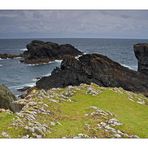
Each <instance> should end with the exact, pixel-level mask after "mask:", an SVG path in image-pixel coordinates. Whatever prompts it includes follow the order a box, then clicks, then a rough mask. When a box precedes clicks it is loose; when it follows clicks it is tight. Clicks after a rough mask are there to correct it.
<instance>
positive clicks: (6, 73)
mask: <svg viewBox="0 0 148 148" xmlns="http://www.w3.org/2000/svg"><path fill="white" fill-rule="evenodd" d="M32 40H33V39H0V53H13V54H18V53H22V52H23V51H25V50H26V44H28V43H29V42H30V41H32ZM40 40H43V41H51V42H56V43H59V44H66V43H69V44H72V45H73V46H75V47H76V48H78V49H79V50H81V51H83V52H85V53H100V54H103V55H106V56H108V57H109V58H111V59H112V60H114V61H117V62H119V63H120V64H122V65H124V66H126V67H128V68H130V69H133V70H137V60H136V58H135V55H134V51H133V45H134V44H136V43H141V42H148V40H141V39H97V38H95V39H88V38H87V39H86V38H80V39H79V38H74V39H73V38H58V39H55V38H54V39H40ZM60 62H61V61H58V60H56V61H53V62H50V63H48V64H43V65H27V64H24V63H20V61H19V58H17V59H5V60H3V59H0V84H5V85H6V86H8V87H9V88H10V89H11V90H12V91H13V92H14V93H15V94H16V95H18V94H19V92H18V91H17V89H19V88H23V87H24V86H34V85H35V82H36V78H37V77H41V76H48V75H50V73H51V71H52V70H53V69H54V68H55V67H57V66H60Z"/></svg>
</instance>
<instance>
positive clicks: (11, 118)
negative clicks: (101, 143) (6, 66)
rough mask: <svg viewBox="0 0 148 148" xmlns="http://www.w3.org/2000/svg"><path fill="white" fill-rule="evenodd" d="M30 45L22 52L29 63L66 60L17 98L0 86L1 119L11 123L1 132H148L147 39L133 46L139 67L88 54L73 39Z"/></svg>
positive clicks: (127, 135)
mask: <svg viewBox="0 0 148 148" xmlns="http://www.w3.org/2000/svg"><path fill="white" fill-rule="evenodd" d="M27 49H28V50H27V51H24V53H23V54H21V57H22V59H21V61H22V62H24V63H26V64H30V63H31V64H35V63H42V62H49V61H50V60H55V59H63V61H62V63H61V66H60V68H55V69H54V70H53V71H52V73H51V75H50V76H46V77H42V78H40V79H39V80H38V81H37V82H36V86H35V87H32V88H29V87H25V88H23V89H19V91H22V92H23V94H22V95H21V96H20V97H19V99H18V98H17V97H16V96H15V95H14V94H13V93H12V92H11V91H10V90H9V89H8V88H7V87H6V86H4V85H0V118H1V119H2V120H1V121H0V124H2V123H5V124H7V125H5V126H6V128H5V126H4V128H3V126H2V127H1V126H0V127H1V128H0V137H2V138H14V137H15V138H139V137H148V135H147V131H146V126H147V124H146V121H145V116H146V113H147V105H148V98H147V97H148V63H147V62H148V44H146V43H141V44H136V45H134V52H135V56H136V58H137V60H138V70H137V71H133V70H130V69H128V68H126V67H124V66H122V65H120V64H119V63H117V62H115V61H113V60H111V59H109V58H108V57H106V56H104V55H101V54H96V53H93V54H85V55H84V54H83V53H82V52H81V51H79V50H77V49H76V48H75V47H73V46H72V45H69V44H65V45H58V44H56V43H51V42H42V41H32V42H31V43H30V44H28V45H27ZM59 50H60V51H59ZM78 55H81V56H80V57H77V58H76V56H78ZM15 56H16V55H14V57H13V56H12V58H15ZM2 57H3V56H2ZM6 57H7V58H8V57H9V58H10V57H11V56H10V55H5V56H4V57H3V58H6ZM19 57H20V55H19ZM135 114H137V115H140V117H139V116H136V117H135V116H134V115H135ZM132 117H134V118H132ZM127 119H128V121H129V123H128V122H127ZM142 119H144V121H143V120H142ZM137 121H138V122H140V124H137ZM131 123H132V124H131ZM139 125H141V126H142V128H141V127H140V126H139ZM55 127H56V128H55ZM78 129H79V130H78ZM128 129H130V130H128ZM135 129H136V130H135ZM141 129H142V130H141Z"/></svg>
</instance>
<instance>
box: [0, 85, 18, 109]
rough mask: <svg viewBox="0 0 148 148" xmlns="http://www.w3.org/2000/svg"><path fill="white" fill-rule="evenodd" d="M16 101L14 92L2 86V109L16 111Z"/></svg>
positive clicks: (0, 90) (0, 93)
mask: <svg viewBox="0 0 148 148" xmlns="http://www.w3.org/2000/svg"><path fill="white" fill-rule="evenodd" d="M14 101H16V97H15V96H14V95H13V94H12V92H11V91H10V90H9V89H8V88H7V87H6V86H4V85H0V108H4V109H10V110H11V111H14V105H13V102H14Z"/></svg>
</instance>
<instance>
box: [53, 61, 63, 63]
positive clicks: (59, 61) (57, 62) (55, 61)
mask: <svg viewBox="0 0 148 148" xmlns="http://www.w3.org/2000/svg"><path fill="white" fill-rule="evenodd" d="M54 62H57V63H61V62H62V60H54Z"/></svg>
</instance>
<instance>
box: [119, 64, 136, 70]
mask: <svg viewBox="0 0 148 148" xmlns="http://www.w3.org/2000/svg"><path fill="white" fill-rule="evenodd" d="M121 65H122V66H124V67H127V68H129V69H131V70H135V71H136V70H137V68H138V67H137V65H131V66H129V65H126V64H121Z"/></svg>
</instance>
